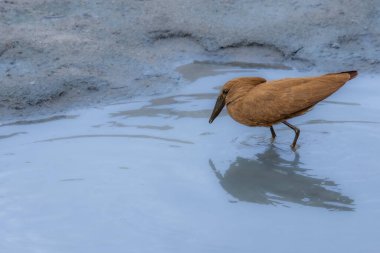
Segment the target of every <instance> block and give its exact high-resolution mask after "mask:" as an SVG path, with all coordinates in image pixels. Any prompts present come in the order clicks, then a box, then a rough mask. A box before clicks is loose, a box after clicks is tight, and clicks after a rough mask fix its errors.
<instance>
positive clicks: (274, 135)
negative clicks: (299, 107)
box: [270, 126, 276, 140]
mask: <svg viewBox="0 0 380 253" xmlns="http://www.w3.org/2000/svg"><path fill="white" fill-rule="evenodd" d="M270 132H271V134H272V139H273V140H274V139H275V138H276V132H275V131H274V128H273V126H270Z"/></svg>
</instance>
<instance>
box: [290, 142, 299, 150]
mask: <svg viewBox="0 0 380 253" xmlns="http://www.w3.org/2000/svg"><path fill="white" fill-rule="evenodd" d="M290 147H291V149H292V150H293V152H296V151H297V148H298V145H295V144H292V145H290Z"/></svg>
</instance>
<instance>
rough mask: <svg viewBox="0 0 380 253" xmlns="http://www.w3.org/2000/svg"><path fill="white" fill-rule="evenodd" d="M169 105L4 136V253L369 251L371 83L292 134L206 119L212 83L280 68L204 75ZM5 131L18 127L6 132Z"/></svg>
mask: <svg viewBox="0 0 380 253" xmlns="http://www.w3.org/2000/svg"><path fill="white" fill-rule="evenodd" d="M210 74H212V75H210V76H204V77H200V78H198V77H196V76H195V77H193V78H192V79H193V81H192V82H191V83H189V84H188V85H186V86H184V87H181V88H178V90H176V91H173V93H172V94H167V95H165V96H159V97H154V98H152V97H150V98H138V99H136V100H135V101H126V103H124V104H118V105H112V106H108V107H105V108H92V109H86V110H80V111H73V112H70V113H68V114H67V115H66V116H62V117H60V116H59V115H58V116H56V117H54V118H50V119H45V120H38V119H31V120H32V121H30V122H27V121H23V122H3V125H2V127H0V159H1V167H0V249H1V252H11V253H13V252H23V253H24V252H218V253H219V252H289V253H294V252H345V253H346V252H378V251H379V250H380V241H379V240H378V237H379V232H380V231H379V227H380V221H379V217H380V196H379V192H380V172H379V171H380V169H379V165H378V164H379V161H380V157H379V151H380V129H379V126H380V116H379V115H380V107H379V105H380V100H379V99H378V98H379V97H380V92H379V86H378V83H379V80H380V78H379V76H370V75H361V76H359V77H358V78H356V79H355V80H353V81H351V82H349V83H348V84H347V85H346V86H345V87H343V88H342V89H341V90H339V91H338V92H337V93H336V94H334V95H333V96H331V97H330V98H328V99H327V101H326V102H323V103H321V104H320V105H318V106H316V107H315V109H314V110H313V111H311V112H309V113H308V114H306V115H305V116H302V117H299V118H296V119H293V120H290V122H291V123H292V124H294V125H296V126H298V127H299V128H300V129H301V137H300V139H299V147H298V150H297V151H296V152H293V151H292V150H291V148H290V147H289V145H290V144H291V142H292V139H293V132H292V131H291V130H290V129H288V128H287V127H285V126H282V125H278V126H275V129H276V131H277V136H278V137H277V139H276V141H275V142H273V143H271V135H270V131H269V129H267V128H248V127H245V126H242V125H239V124H238V123H236V122H234V121H233V120H232V119H231V118H230V117H228V116H226V114H222V115H221V116H219V117H218V118H217V119H216V120H215V121H214V123H213V124H212V125H210V124H209V123H208V117H209V115H210V113H211V110H212V107H213V105H214V101H215V98H216V95H217V89H216V87H218V86H220V85H222V84H223V83H224V82H225V81H227V80H229V79H230V78H233V77H236V76H242V75H245V76H247V75H255V76H263V77H266V78H268V79H276V78H282V77H290V76H304V75H311V74H312V73H299V72H296V71H293V70H283V69H239V68H237V67H228V68H227V67H226V66H224V67H223V66H220V67H213V69H212V72H210ZM13 123H15V124H13Z"/></svg>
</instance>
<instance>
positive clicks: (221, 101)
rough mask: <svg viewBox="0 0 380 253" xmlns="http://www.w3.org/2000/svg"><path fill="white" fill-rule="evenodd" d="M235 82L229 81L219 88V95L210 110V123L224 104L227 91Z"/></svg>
mask: <svg viewBox="0 0 380 253" xmlns="http://www.w3.org/2000/svg"><path fill="white" fill-rule="evenodd" d="M235 84H236V82H233V81H229V82H227V83H226V84H225V85H223V87H222V88H221V90H220V93H219V96H218V98H217V99H216V103H215V106H214V110H213V111H212V113H211V116H210V120H209V121H208V122H209V123H210V124H211V123H212V122H213V121H214V119H215V118H216V117H218V115H219V113H220V112H221V111H222V110H223V107H224V105H225V104H226V97H227V95H228V92H229V91H230V89H231V88H232V87H233V86H234V85H235Z"/></svg>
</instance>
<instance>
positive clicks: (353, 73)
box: [341, 70, 358, 80]
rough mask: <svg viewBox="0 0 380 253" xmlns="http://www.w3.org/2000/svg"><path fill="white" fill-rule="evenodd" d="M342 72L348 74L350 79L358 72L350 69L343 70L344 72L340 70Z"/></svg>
mask: <svg viewBox="0 0 380 253" xmlns="http://www.w3.org/2000/svg"><path fill="white" fill-rule="evenodd" d="M341 73H342V74H343V73H347V74H349V75H350V80H351V79H354V78H355V77H356V76H357V75H358V72H357V71H356V70H352V71H344V72H341Z"/></svg>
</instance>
